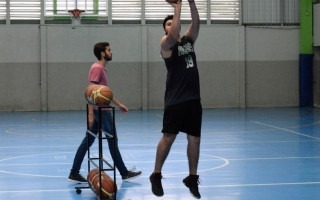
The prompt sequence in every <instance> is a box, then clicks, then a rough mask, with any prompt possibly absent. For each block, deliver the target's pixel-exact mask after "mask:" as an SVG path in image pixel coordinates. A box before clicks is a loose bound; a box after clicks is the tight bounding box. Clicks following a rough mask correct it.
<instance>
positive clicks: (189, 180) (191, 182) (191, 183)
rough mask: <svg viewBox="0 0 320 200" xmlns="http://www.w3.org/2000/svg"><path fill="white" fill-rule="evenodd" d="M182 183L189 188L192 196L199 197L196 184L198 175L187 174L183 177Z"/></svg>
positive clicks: (197, 183)
mask: <svg viewBox="0 0 320 200" xmlns="http://www.w3.org/2000/svg"><path fill="white" fill-rule="evenodd" d="M183 183H184V184H185V185H186V186H187V187H188V188H189V190H190V193H191V194H192V196H193V197H194V198H196V199H200V198H201V195H200V193H199V188H198V185H199V184H200V182H199V175H189V176H187V177H186V178H185V179H183Z"/></svg>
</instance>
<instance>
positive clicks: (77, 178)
mask: <svg viewBox="0 0 320 200" xmlns="http://www.w3.org/2000/svg"><path fill="white" fill-rule="evenodd" d="M69 181H72V182H76V183H87V182H88V181H87V179H85V178H83V176H82V175H81V174H70V175H69Z"/></svg>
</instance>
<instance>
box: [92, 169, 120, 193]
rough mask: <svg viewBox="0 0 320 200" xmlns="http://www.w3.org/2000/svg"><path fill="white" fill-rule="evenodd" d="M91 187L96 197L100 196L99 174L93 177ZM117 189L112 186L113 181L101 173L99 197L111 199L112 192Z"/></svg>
mask: <svg viewBox="0 0 320 200" xmlns="http://www.w3.org/2000/svg"><path fill="white" fill-rule="evenodd" d="M92 187H93V189H94V191H96V193H97V195H98V196H100V179H99V174H98V175H97V176H95V178H94V180H93V183H92ZM116 190H117V188H116V187H115V185H114V182H113V180H112V179H111V178H110V177H109V176H108V175H107V174H106V173H104V172H102V173H101V197H102V198H104V199H112V198H113V196H114V192H115V191H116Z"/></svg>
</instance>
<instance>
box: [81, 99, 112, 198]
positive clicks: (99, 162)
mask: <svg viewBox="0 0 320 200" xmlns="http://www.w3.org/2000/svg"><path fill="white" fill-rule="evenodd" d="M95 106H96V105H95ZM96 107H97V109H98V117H99V123H98V133H97V134H94V133H93V132H92V131H91V130H90V129H89V118H88V114H89V104H88V103H87V131H86V134H87V140H89V134H90V135H91V136H93V137H96V138H98V152H99V153H98V156H97V157H92V156H91V155H90V147H89V146H88V147H87V151H88V173H89V172H90V169H91V165H93V166H95V167H96V168H98V169H99V181H100V187H99V190H100V192H99V195H97V194H96V195H97V198H98V199H100V200H103V197H102V196H101V194H102V190H101V186H102V184H101V181H102V178H101V177H102V172H103V171H112V172H113V183H114V188H117V184H116V169H115V165H114V162H113V164H111V163H110V162H108V161H107V160H106V159H105V158H104V157H103V140H105V139H113V142H114V145H113V146H115V142H116V141H115V139H114V137H113V136H114V135H115V109H114V107H112V106H96ZM103 109H110V110H112V132H113V134H110V133H107V132H105V131H103V130H102V120H103V119H102V110H103ZM103 134H104V136H103ZM88 143H89V142H88ZM112 154H113V156H112V157H114V149H113V150H112ZM104 163H105V164H106V165H107V166H108V168H104ZM88 184H89V186H86V187H80V186H79V187H75V189H76V192H77V194H81V191H82V189H87V188H91V189H92V190H93V186H91V184H90V183H89V182H88ZM93 191H94V190H93ZM116 194H117V189H116V190H115V191H114V193H113V197H112V198H109V199H112V200H116V197H117V195H116Z"/></svg>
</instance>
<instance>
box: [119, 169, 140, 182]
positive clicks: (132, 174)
mask: <svg viewBox="0 0 320 200" xmlns="http://www.w3.org/2000/svg"><path fill="white" fill-rule="evenodd" d="M141 173H142V172H141V171H137V172H134V171H128V174H127V176H122V180H123V181H128V180H130V179H133V178H137V177H138V176H140V175H141Z"/></svg>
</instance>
